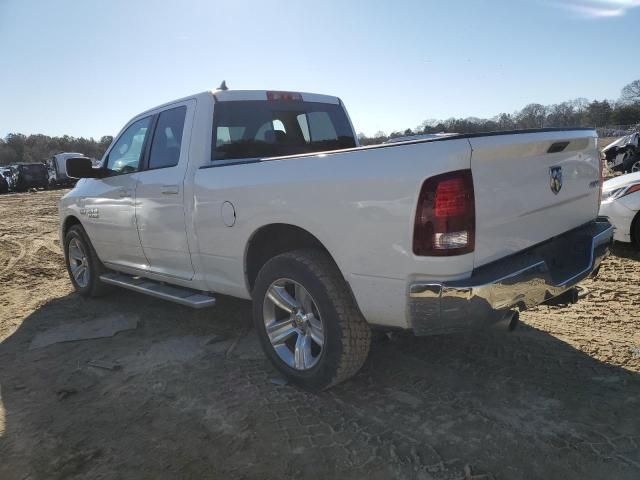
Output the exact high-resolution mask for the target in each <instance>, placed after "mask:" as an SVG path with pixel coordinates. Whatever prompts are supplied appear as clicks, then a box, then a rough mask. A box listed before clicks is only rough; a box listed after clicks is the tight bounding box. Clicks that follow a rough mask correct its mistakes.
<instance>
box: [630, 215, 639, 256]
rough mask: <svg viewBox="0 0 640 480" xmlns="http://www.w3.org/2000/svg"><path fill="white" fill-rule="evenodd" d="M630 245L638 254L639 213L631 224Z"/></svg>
mask: <svg viewBox="0 0 640 480" xmlns="http://www.w3.org/2000/svg"><path fill="white" fill-rule="evenodd" d="M631 244H632V245H633V248H635V249H636V250H638V251H639V252H640V213H636V216H635V218H634V219H633V221H632V222H631Z"/></svg>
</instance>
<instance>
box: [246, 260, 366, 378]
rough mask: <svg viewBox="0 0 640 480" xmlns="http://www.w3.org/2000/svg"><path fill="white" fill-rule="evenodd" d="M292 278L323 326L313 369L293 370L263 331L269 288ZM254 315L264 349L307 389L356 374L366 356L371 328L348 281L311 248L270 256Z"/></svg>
mask: <svg viewBox="0 0 640 480" xmlns="http://www.w3.org/2000/svg"><path fill="white" fill-rule="evenodd" d="M281 278H288V279H291V280H293V281H295V282H297V283H298V284H300V285H301V286H302V287H304V288H305V289H306V290H307V291H308V293H309V294H310V295H311V297H313V300H314V301H315V303H316V305H317V308H318V310H319V314H320V316H321V318H322V323H323V325H324V331H325V333H324V335H325V337H324V346H323V349H322V352H321V354H320V358H319V360H318V361H317V363H316V364H315V366H313V367H312V368H310V369H308V370H297V369H294V368H292V367H290V366H289V365H287V364H286V363H285V362H284V361H283V360H282V359H281V358H280V356H279V355H278V354H277V353H276V351H275V349H274V347H273V346H272V345H271V341H270V340H269V337H268V335H267V332H266V327H265V322H264V316H263V315H264V313H263V305H264V302H265V296H266V294H267V290H268V288H269V286H270V285H271V284H272V283H273V282H275V281H276V280H278V279H281ZM253 318H254V322H255V327H256V330H257V332H258V337H259V339H260V343H261V344H262V348H263V350H264V352H265V354H266V355H267V357H268V358H269V360H270V361H271V362H272V363H273V365H274V366H275V367H276V368H277V369H278V370H279V371H280V372H282V373H283V374H284V375H285V376H286V377H287V378H288V379H289V380H290V381H291V382H293V383H295V384H297V385H299V386H301V387H303V388H305V389H307V390H311V391H319V390H324V389H327V388H329V387H332V386H334V385H336V384H338V383H340V382H343V381H344V380H347V379H348V378H350V377H352V376H353V375H355V374H356V373H357V372H358V370H360V368H361V367H362V365H363V363H364V362H365V360H366V359H367V355H368V354H369V346H370V344H371V330H370V329H369V325H368V324H367V322H366V320H365V319H364V317H363V316H362V313H360V310H359V309H358V306H357V304H356V301H355V299H354V298H353V295H352V294H351V290H350V288H349V286H348V285H347V282H346V281H345V280H344V278H343V277H342V274H341V273H340V270H339V269H338V267H337V266H336V264H335V263H334V262H333V260H332V259H331V258H330V257H329V256H328V255H327V254H326V253H324V252H322V251H320V250H314V249H304V250H296V251H292V252H288V253H284V254H282V255H278V256H276V257H274V258H272V259H271V260H269V261H268V262H267V263H266V264H265V265H264V266H263V267H262V269H261V270H260V272H259V273H258V276H257V278H256V282H255V286H254V289H253Z"/></svg>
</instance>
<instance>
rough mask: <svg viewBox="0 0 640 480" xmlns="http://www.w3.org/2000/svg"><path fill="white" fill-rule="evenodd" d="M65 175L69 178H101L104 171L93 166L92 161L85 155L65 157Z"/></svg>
mask: <svg viewBox="0 0 640 480" xmlns="http://www.w3.org/2000/svg"><path fill="white" fill-rule="evenodd" d="M66 167H67V176H69V177H71V178H102V177H103V176H104V171H103V170H102V169H100V168H93V163H92V162H91V159H90V158H87V157H74V158H67V165H66Z"/></svg>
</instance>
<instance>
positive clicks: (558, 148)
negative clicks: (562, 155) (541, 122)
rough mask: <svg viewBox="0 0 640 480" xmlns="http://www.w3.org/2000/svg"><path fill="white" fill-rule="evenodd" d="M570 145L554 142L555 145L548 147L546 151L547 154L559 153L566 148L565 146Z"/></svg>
mask: <svg viewBox="0 0 640 480" xmlns="http://www.w3.org/2000/svg"><path fill="white" fill-rule="evenodd" d="M570 143H571V142H556V143H552V144H551V146H550V147H549V150H547V153H559V152H561V151H563V150H564V149H565V148H567V146H568V145H569V144H570Z"/></svg>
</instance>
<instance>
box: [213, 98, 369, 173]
mask: <svg viewBox="0 0 640 480" xmlns="http://www.w3.org/2000/svg"><path fill="white" fill-rule="evenodd" d="M213 124H214V130H213V146H212V147H213V148H212V152H213V154H212V160H213V161H216V160H234V159H243V158H264V157H278V156H283V155H298V154H302V153H313V152H322V151H326V150H338V149H341V148H353V147H355V146H356V144H355V139H354V138H353V132H352V130H351V126H350V125H349V121H348V120H347V116H346V114H345V112H344V110H343V109H342V107H341V106H340V105H333V104H328V103H317V102H296V101H232V102H218V103H216V106H215V113H214V122H213Z"/></svg>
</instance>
